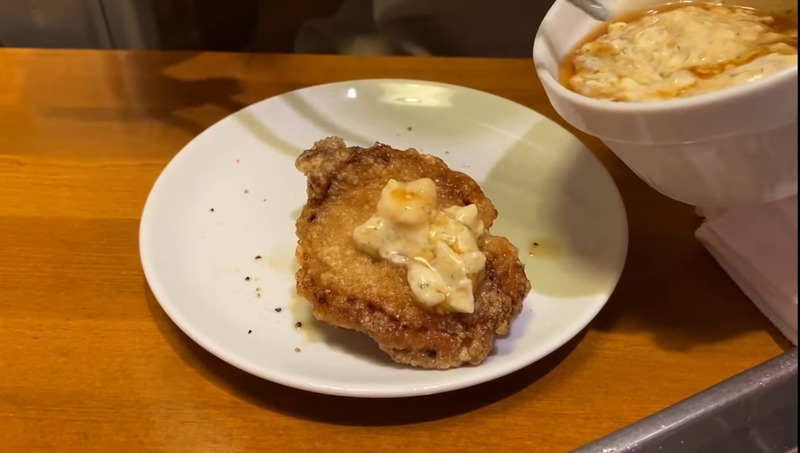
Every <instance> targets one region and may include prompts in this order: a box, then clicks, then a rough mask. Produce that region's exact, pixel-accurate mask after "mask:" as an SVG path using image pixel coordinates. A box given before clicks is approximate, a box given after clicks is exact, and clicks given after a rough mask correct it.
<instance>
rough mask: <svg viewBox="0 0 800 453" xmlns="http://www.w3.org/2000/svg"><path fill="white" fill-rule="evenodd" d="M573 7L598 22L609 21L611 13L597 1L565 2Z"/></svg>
mask: <svg viewBox="0 0 800 453" xmlns="http://www.w3.org/2000/svg"><path fill="white" fill-rule="evenodd" d="M567 1H568V2H570V3H572V4H573V5H574V6H575V7H577V8H578V9H580V10H581V11H583V12H585V13H586V14H588V15H590V16H592V17H593V18H595V19H597V20H600V21H607V20H610V19H611V17H612V16H611V12H610V11H609V10H607V9H606V7H605V6H603V4H602V3H600V1H599V0H567Z"/></svg>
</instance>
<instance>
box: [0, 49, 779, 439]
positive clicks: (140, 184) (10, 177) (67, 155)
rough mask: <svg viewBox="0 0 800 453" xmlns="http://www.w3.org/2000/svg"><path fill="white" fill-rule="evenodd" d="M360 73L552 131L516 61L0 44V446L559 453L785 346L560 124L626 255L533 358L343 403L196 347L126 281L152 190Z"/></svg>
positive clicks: (649, 200) (663, 217) (658, 214)
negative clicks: (278, 102)
mask: <svg viewBox="0 0 800 453" xmlns="http://www.w3.org/2000/svg"><path fill="white" fill-rule="evenodd" d="M372 77H400V78H416V79H427V80H436V81H441V82H450V83H456V84H460V85H464V86H468V87H472V88H477V89H480V90H484V91H488V92H490V93H495V94H498V95H500V96H504V97H506V98H509V99H511V100H514V101H517V102H520V103H522V104H524V105H526V106H529V107H531V108H533V109H535V110H538V111H539V112H541V113H543V114H545V115H547V116H548V117H550V118H553V119H554V120H556V121H558V122H559V123H561V124H564V123H563V121H561V120H560V119H559V118H558V117H557V115H556V114H555V112H554V111H553V110H552V108H551V107H550V105H549V103H548V101H547V98H546V97H545V94H544V92H543V90H542V88H541V86H540V84H539V82H538V81H537V79H536V75H535V71H534V68H533V64H532V62H531V61H529V60H503V59H436V58H427V59H423V58H419V59H415V58H395V57H391V58H390V57H383V58H375V57H372V58H367V57H337V56H304V55H257V54H228V53H181V52H174V53H172V52H153V53H136V52H100V51H57V50H24V49H19V50H10V49H0V450H2V451H9V452H31V451H65V452H67V451H69V452H73V451H84V452H88V451H102V452H107V451H163V452H171V451H191V452H205V451H209V452H216V451H222V452H239V451H344V450H345V449H354V450H356V451H379V450H382V449H387V450H389V451H393V450H401V449H402V450H405V451H420V452H422V451H425V452H429V451H460V452H470V451H485V450H488V449H495V450H496V449H500V450H501V451H541V452H547V451H554V452H558V451H567V450H569V449H570V448H575V447H578V446H580V445H582V444H584V443H587V442H589V441H591V440H593V439H595V438H597V437H599V436H602V435H604V434H606V433H608V432H610V431H612V430H615V429H617V428H621V427H623V426H624V425H626V424H628V423H631V422H634V421H636V420H637V419H639V418H641V417H644V416H646V415H648V414H650V413H652V412H654V411H657V410H659V409H662V408H664V407H666V406H668V405H670V404H672V403H674V402H677V401H679V400H681V399H682V398H685V397H687V396H689V395H691V394H693V393H695V392H697V391H700V390H702V389H704V388H706V387H708V386H711V385H713V384H715V383H717V382H719V381H720V380H722V379H724V378H727V377H729V376H732V375H734V374H736V373H738V372H740V371H743V370H744V369H746V368H748V367H751V366H753V365H756V364H758V363H760V362H762V361H764V360H766V359H769V358H771V357H774V356H776V355H778V354H779V353H780V352H782V351H783V350H785V349H787V348H788V347H789V346H790V345H789V344H788V342H786V341H785V340H784V339H783V338H782V337H780V335H779V334H778V333H777V331H776V330H775V329H774V328H773V327H772V326H771V325H770V324H769V322H768V321H767V320H766V319H765V318H764V317H763V316H762V315H761V314H760V313H759V311H758V310H757V309H756V308H755V306H754V305H753V304H752V303H751V302H750V301H749V300H748V299H747V298H746V297H745V296H744V295H743V294H742V293H741V292H740V291H739V289H738V288H737V287H736V286H735V285H734V283H733V282H732V281H731V280H730V279H729V278H728V277H727V275H726V274H725V273H724V272H723V271H722V270H721V269H720V268H719V267H718V266H717V264H716V263H715V261H714V260H713V259H712V258H711V256H710V255H709V254H708V253H707V252H706V251H705V250H704V249H703V248H702V247H701V245H700V244H699V243H698V242H697V241H696V240H695V239H694V237H693V232H694V230H695V229H696V228H697V226H698V225H699V219H698V218H697V217H696V216H695V214H694V210H693V208H691V207H689V206H686V205H683V204H680V203H678V202H675V201H672V200H669V199H667V198H665V197H663V196H661V195H659V194H658V193H656V192H655V191H654V190H652V189H650V188H649V187H648V186H647V185H646V184H644V183H643V182H642V181H640V180H639V179H638V178H637V177H636V176H635V175H634V174H633V173H632V172H631V171H630V170H628V169H627V167H625V166H624V165H623V164H622V163H621V162H620V161H619V160H618V159H617V158H616V157H614V156H613V155H612V154H611V153H610V151H608V149H606V148H605V147H604V146H603V145H602V144H601V143H600V142H599V141H598V140H596V139H592V138H590V137H587V136H585V135H584V134H580V133H577V132H576V134H577V135H578V136H579V137H580V138H581V139H582V140H584V141H585V143H587V145H588V146H589V147H590V148H591V149H592V151H593V152H594V153H595V154H596V155H597V156H598V157H599V158H600V159H601V161H602V162H603V164H604V165H605V166H606V168H607V169H608V170H609V172H610V173H611V175H612V176H613V178H614V180H615V181H616V183H617V185H618V187H619V189H620V191H621V193H622V196H623V198H624V201H625V204H626V208H627V212H628V218H629V223H630V250H629V254H628V261H627V265H626V268H625V272H624V274H623V276H622V280H621V281H620V283H619V286H618V288H617V290H616V292H615V293H614V295H613V296H612V298H611V300H610V301H609V303H608V305H607V306H606V307H605V308H604V309H603V311H602V312H601V313H600V315H599V316H598V317H597V318H596V319H595V320H594V321H593V322H592V323H591V324H590V326H589V327H588V328H587V329H585V330H584V331H583V332H582V333H581V334H580V335H579V336H578V337H576V338H575V339H574V340H572V341H570V342H569V343H568V344H567V345H566V346H564V347H563V348H561V349H559V350H558V351H556V352H555V353H553V354H552V355H550V356H548V357H547V358H545V359H543V360H541V361H540V362H537V363H535V364H533V365H531V366H529V367H527V368H525V369H523V370H521V371H519V372H516V373H514V374H512V375H509V376H506V377H504V378H501V379H498V380H496V381H493V382H489V383H486V384H483V385H479V386H477V387H474V388H470V389H465V390H460V391H456V392H452V393H447V394H442V395H436V396H430V397H417V398H407V399H395V400H380V399H372V400H359V399H349V398H340V397H331V396H322V395H316V394H311V393H305V392H302V391H299V390H294V389H290V388H286V387H282V386H280V385H276V384H273V383H270V382H267V381H263V380H260V379H258V378H255V377H252V376H250V375H248V374H246V373H244V372H241V371H239V370H237V369H235V368H233V367H231V366H229V365H227V364H225V363H223V362H222V361H220V360H218V359H216V358H215V357H213V356H212V355H211V354H209V353H207V352H205V351H204V350H203V349H201V348H200V347H198V346H197V345H195V344H194V343H193V342H192V341H191V340H189V339H188V338H187V337H186V336H185V335H183V334H182V333H181V332H180V331H179V330H178V329H177V328H176V327H175V325H173V324H172V323H171V322H170V321H169V319H168V318H167V316H166V315H165V314H164V312H163V311H162V310H161V309H160V307H159V305H158V303H157V301H156V300H155V299H154V298H153V296H152V294H151V292H150V291H149V289H148V286H147V283H146V281H145V279H144V277H143V274H142V269H141V266H140V262H139V255H138V244H137V238H138V227H139V217H140V213H141V211H142V207H143V205H144V201H145V198H146V197H147V194H148V192H149V189H150V187H151V185H152V184H153V182H154V181H155V179H156V177H157V176H158V174H159V172H160V171H161V170H162V169H163V167H164V166H165V165H166V163H167V162H168V161H169V160H170V159H171V158H172V156H174V155H175V153H176V152H178V151H179V150H180V149H181V147H183V146H184V145H185V144H186V143H187V142H188V141H189V140H191V139H192V138H193V137H194V136H195V135H197V134H198V133H199V132H201V131H202V130H203V129H205V128H206V127H208V126H210V125H211V124H213V123H214V122H215V121H217V120H219V119H221V118H223V117H225V116H226V115H228V114H230V113H232V112H234V111H236V110H238V109H239V108H241V107H243V106H245V105H248V104H250V103H252V102H256V101H259V100H261V99H264V98H266V97H269V96H272V95H275V94H279V93H283V92H285V91H287V90H292V89H295V88H300V87H305V86H309V85H313V84H320V83H325V82H332V81H340V80H348V79H361V78H372Z"/></svg>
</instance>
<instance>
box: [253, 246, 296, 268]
mask: <svg viewBox="0 0 800 453" xmlns="http://www.w3.org/2000/svg"><path fill="white" fill-rule="evenodd" d="M294 250H295V246H294V244H292V245H286V246H280V247H276V248H275V250H273V251H272V252H270V254H269V255H268V256H267V258H266V260H264V257H263V256H262V257H260V261H266V262H267V267H269V268H270V269H271V270H273V271H276V272H286V273H289V274H291V275H294V274H295V273H296V272H297V271H298V269H300V263H298V262H297V258H295V256H294Z"/></svg>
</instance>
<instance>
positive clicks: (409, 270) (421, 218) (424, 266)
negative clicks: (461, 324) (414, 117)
mask: <svg viewBox="0 0 800 453" xmlns="http://www.w3.org/2000/svg"><path fill="white" fill-rule="evenodd" d="M483 232H484V225H483V222H481V220H480V219H479V218H478V207H477V206H476V205H474V204H470V205H467V206H450V207H448V208H445V209H439V206H438V199H437V193H436V184H435V183H434V182H433V180H431V179H429V178H422V179H417V180H415V181H411V182H408V183H403V182H398V181H395V180H394V179H391V180H389V182H388V183H387V184H386V186H385V187H384V188H383V190H382V191H381V197H380V199H379V201H378V206H377V209H376V212H375V214H374V215H373V216H372V217H370V218H369V219H368V220H367V221H366V222H364V223H363V224H361V225H359V226H358V227H356V228H355V230H354V231H353V239H354V241H355V243H356V246H357V247H358V248H359V250H361V251H362V252H364V253H367V254H369V255H370V256H372V257H373V258H377V259H385V260H387V261H389V262H390V263H392V264H394V265H397V266H405V268H406V275H407V280H408V285H409V287H410V289H411V292H412V293H413V294H414V297H415V298H416V300H418V301H419V302H420V303H421V304H423V305H425V306H426V307H429V308H432V309H435V310H436V311H438V312H439V313H446V312H460V313H472V312H473V310H474V307H475V298H474V288H475V287H476V286H477V285H478V284H479V283H480V281H481V280H482V279H483V277H484V267H485V265H486V256H485V255H484V254H483V252H481V251H480V249H479V248H478V239H479V238H480V236H481V235H482V234H483Z"/></svg>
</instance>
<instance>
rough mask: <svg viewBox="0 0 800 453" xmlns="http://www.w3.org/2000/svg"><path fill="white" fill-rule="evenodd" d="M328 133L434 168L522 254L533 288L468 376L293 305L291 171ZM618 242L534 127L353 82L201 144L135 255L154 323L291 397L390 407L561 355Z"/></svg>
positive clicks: (268, 108) (597, 197)
mask: <svg viewBox="0 0 800 453" xmlns="http://www.w3.org/2000/svg"><path fill="white" fill-rule="evenodd" d="M329 135H338V136H341V137H343V138H344V139H345V140H346V141H347V142H348V144H351V145H361V146H369V145H371V144H373V143H374V142H375V141H381V142H384V143H387V144H390V145H392V146H394V147H397V148H406V147H416V148H418V149H419V150H420V151H423V152H426V153H430V154H434V155H436V156H439V157H441V158H442V159H444V161H445V162H447V164H448V165H450V167H451V168H453V169H455V170H460V171H463V172H465V173H467V174H469V175H470V176H472V177H473V178H475V179H476V180H477V181H478V182H479V183H480V184H481V186H482V187H483V189H484V191H485V192H486V194H487V195H488V196H489V198H491V199H492V201H493V202H494V203H495V205H496V206H497V209H498V211H499V217H498V219H497V221H496V223H495V226H494V227H492V232H493V233H494V234H498V235H504V236H507V237H508V238H509V239H510V240H511V241H512V242H513V243H514V244H515V245H517V247H519V249H520V255H521V256H520V257H521V258H522V260H523V261H524V262H525V264H526V270H527V273H528V276H529V278H530V280H531V284H532V286H533V290H532V291H531V293H530V295H529V296H528V298H527V299H526V300H525V306H524V309H523V312H522V314H521V315H520V317H519V318H518V319H517V320H516V322H515V323H514V324H513V326H512V329H511V334H510V335H509V336H508V337H506V338H502V339H499V340H498V341H497V346H496V348H495V351H494V352H493V353H492V354H491V355H490V356H489V358H488V359H487V360H486V361H485V362H484V363H483V364H481V365H480V366H467V367H462V368H458V369H453V370H447V371H434V370H422V369H414V368H408V367H403V366H399V365H395V364H394V363H393V362H391V361H390V360H389V359H388V357H387V356H385V355H384V354H383V353H382V352H381V351H380V350H379V349H378V348H377V346H376V345H375V344H374V343H373V342H372V340H370V339H369V338H368V337H366V336H362V335H361V334H358V333H355V332H352V331H343V330H339V329H334V328H330V327H327V326H325V325H321V324H320V323H318V322H316V321H314V320H313V319H312V318H311V316H310V310H309V308H308V304H307V303H305V302H304V301H303V300H298V298H297V296H296V294H295V293H294V275H293V272H294V271H295V270H296V266H297V264H296V261H295V259H294V245H295V243H296V237H295V229H294V221H295V219H296V217H297V215H298V214H299V212H300V209H301V207H302V206H303V204H304V203H305V198H306V193H305V178H304V176H303V175H302V174H301V173H300V172H298V171H297V170H295V168H294V161H295V158H296V157H297V155H298V154H299V153H300V152H301V151H302V150H304V149H306V148H309V147H310V146H311V145H312V144H313V142H314V141H315V140H317V139H320V138H323V137H326V136H329ZM212 209H213V211H212ZM627 240H628V230H627V222H626V217H625V210H624V207H623V204H622V200H621V198H620V196H619V193H618V192H617V189H616V186H615V185H614V182H613V181H612V179H611V177H610V176H609V175H608V173H607V172H606V171H605V169H604V168H603V166H602V165H601V164H600V163H599V162H598V161H597V160H596V159H595V157H594V156H593V155H592V154H591V153H590V152H589V151H588V150H587V149H586V148H585V147H584V146H583V145H582V144H581V143H580V142H579V141H578V140H577V139H576V138H575V137H574V136H572V135H571V134H570V133H568V132H567V131H566V130H564V129H562V128H561V127H559V126H558V125H556V124H555V123H553V122H551V121H549V120H548V119H546V118H544V117H543V116H542V115H540V114H538V113H536V112H534V111H532V110H530V109H528V108H526V107H523V106H521V105H519V104H516V103H513V102H510V101H508V100H505V99H503V98H500V97H497V96H494V95H491V94H487V93H483V92H480V91H476V90H472V89H468V88H462V87H458V86H453V85H445V84H441V83H432V82H422V81H408V80H361V81H352V82H341V83H333V84H328V85H321V86H314V87H310V88H305V89H301V90H298V91H294V92H291V93H286V94H283V95H280V96H276V97H273V98H270V99H267V100H265V101H262V102H259V103H257V104H254V105H252V106H250V107H248V108H246V109H244V110H242V111H239V112H237V113H235V114H233V115H230V116H229V117H227V118H225V119H223V120H221V121H220V122H218V123H217V124H215V125H213V126H212V127H210V128H209V129H207V130H206V131H204V132H203V133H201V134H200V135H199V136H197V138H195V139H194V140H192V142H190V143H189V144H188V145H186V147H185V148H184V149H183V150H181V152H180V153H178V155H176V156H175V158H174V159H173V160H172V162H170V164H169V165H168V166H167V167H166V168H165V169H164V171H163V173H162V174H161V176H160V177H159V178H158V181H157V182H156V183H155V185H154V186H153V189H152V191H151V193H150V196H149V198H148V200H147V204H146V206H145V209H144V212H143V214H142V222H141V229H140V253H141V258H142V264H143V268H144V272H145V275H146V277H147V281H148V282H149V284H150V288H152V290H153V293H154V294H155V296H156V298H157V299H158V301H159V303H160V304H161V306H162V307H163V308H164V311H165V312H166V313H167V314H168V315H169V317H170V318H171V319H172V320H173V321H174V322H175V324H177V325H178V327H180V328H181V329H182V330H183V331H184V332H185V333H186V334H187V335H188V336H189V337H191V338H192V339H193V340H194V341H196V342H197V343H199V344H200V345H201V346H203V347H204V348H205V349H207V350H209V351H210V352H212V353H213V354H214V355H216V356H217V357H219V358H221V359H223V360H225V361H227V362H228V363H230V364H232V365H234V366H236V367H238V368H241V369H242V370H245V371H247V372H249V373H252V374H254V375H257V376H260V377H262V378H265V379H268V380H271V381H274V382H278V383H281V384H284V385H287V386H291V387H296V388H300V389H305V390H310V391H314V392H320V393H329V394H337V395H348V396H360V397H397V396H409V395H420V394H430V393H437V392H443V391H448V390H454V389H458V388H462V387H467V386H471V385H474V384H478V383H481V382H484V381H488V380H490V379H494V378H497V377H500V376H502V375H505V374H508V373H510V372H512V371H515V370H517V369H519V368H522V367H524V366H526V365H528V364H530V363H532V362H534V361H536V360H538V359H540V358H542V357H543V356H545V355H547V354H548V353H550V352H552V351H553V350H554V349H556V348H558V347H559V346H561V345H563V344H564V343H566V342H567V341H568V340H569V339H570V338H572V337H573V336H575V335H576V334H578V333H579V332H580V331H581V329H583V328H584V327H585V326H586V325H587V324H588V323H589V321H591V320H592V318H594V316H595V315H596V314H597V312H598V311H599V310H600V309H601V308H602V307H603V305H604V304H605V303H606V300H607V299H608V297H609V295H610V294H611V292H612V291H613V289H614V286H615V285H616V283H617V280H618V279H619V276H620V273H621V272H622V267H623V264H624V261H625V255H626V251H627ZM534 242H536V243H538V244H539V245H538V247H537V248H536V249H535V250H534V252H535V255H534V256H530V254H529V248H530V247H531V244H532V243H534ZM256 256H261V257H262V258H261V259H260V260H257V259H256ZM248 277H249V279H248ZM278 308H280V309H281V311H280V312H277V311H276V309H278ZM297 322H302V323H303V326H302V327H301V328H299V329H298V328H295V323H297ZM296 348H297V349H296ZM298 351H299V352H298Z"/></svg>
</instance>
